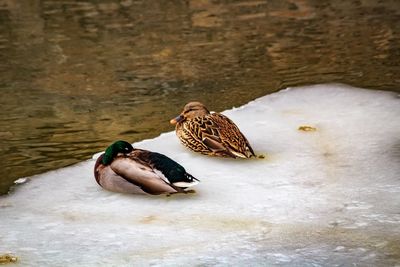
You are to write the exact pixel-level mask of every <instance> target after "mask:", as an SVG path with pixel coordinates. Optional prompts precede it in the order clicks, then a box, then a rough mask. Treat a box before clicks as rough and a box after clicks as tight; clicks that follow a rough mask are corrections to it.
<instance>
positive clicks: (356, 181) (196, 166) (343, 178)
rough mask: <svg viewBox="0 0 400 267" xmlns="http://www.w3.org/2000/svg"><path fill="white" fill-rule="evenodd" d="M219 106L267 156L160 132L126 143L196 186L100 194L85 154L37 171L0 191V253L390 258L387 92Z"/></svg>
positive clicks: (164, 262) (135, 261) (270, 262)
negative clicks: (240, 154) (233, 154)
mask: <svg viewBox="0 0 400 267" xmlns="http://www.w3.org/2000/svg"><path fill="white" fill-rule="evenodd" d="M224 114H225V115H227V116H229V117H230V118H231V119H232V120H233V121H234V122H235V123H236V124H237V125H238V126H239V128H240V129H241V130H242V132H243V133H244V134H245V135H246V136H247V138H248V139H249V141H250V143H251V144H252V146H253V148H254V150H255V151H256V153H257V154H264V155H267V156H266V158H264V159H252V160H234V159H220V158H212V157H207V156H203V155H198V154H195V153H193V152H191V151H189V150H187V149H186V148H184V147H183V146H182V145H181V144H180V143H179V141H178V139H177V137H176V136H175V133H174V132H169V133H165V134H162V135H161V136H159V137H157V138H154V139H152V140H145V141H142V142H139V143H136V144H134V146H136V147H139V148H144V149H149V150H154V151H158V152H161V153H164V154H166V155H168V156H169V157H171V158H173V159H175V160H176V161H178V162H179V163H181V164H182V165H183V166H185V168H186V169H187V171H188V172H190V173H191V174H193V175H194V176H195V177H198V178H199V179H200V180H201V183H200V184H199V185H198V186H196V187H195V188H194V189H195V190H196V192H197V193H195V194H187V195H173V196H171V197H166V196H143V195H124V194H117V193H112V192H108V191H105V190H103V189H102V188H100V187H99V186H98V185H97V184H96V181H95V180H94V178H93V165H94V162H95V161H94V160H88V161H85V162H82V163H80V164H77V165H74V166H71V167H68V168H64V169H59V170H55V171H51V172H47V173H44V174H42V175H37V176H35V177H32V179H29V181H28V182H27V183H25V184H23V185H20V186H18V187H17V189H16V190H15V192H14V193H12V194H10V195H8V196H3V197H1V198H0V255H1V254H5V253H11V254H13V255H15V256H17V257H18V260H19V264H20V265H21V266H148V265H155V266H157V265H159V266H190V265H195V266H210V265H211V266H224V265H230V266H232V265H235V266H276V265H279V266H352V265H355V266H395V265H396V264H399V263H400V98H399V95H398V94H395V93H390V92H382V91H374V90H365V89H358V88H353V87H349V86H344V85H332V84H331V85H316V86H308V87H301V88H292V89H288V90H283V91H280V92H278V93H275V94H272V95H267V96H265V97H261V98H259V99H256V100H255V101H252V102H250V103H248V104H246V105H244V106H242V107H240V108H234V109H232V110H228V111H226V112H224ZM166 123H168V121H166ZM300 126H311V127H315V128H316V130H315V131H300V130H298V128H299V127H300ZM132 128H134V125H132ZM127 141H129V140H127Z"/></svg>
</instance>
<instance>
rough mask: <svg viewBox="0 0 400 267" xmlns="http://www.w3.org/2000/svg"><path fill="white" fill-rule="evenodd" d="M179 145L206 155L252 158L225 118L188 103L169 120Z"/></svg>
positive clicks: (236, 129) (193, 103)
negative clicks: (180, 143) (179, 142)
mask: <svg viewBox="0 0 400 267" xmlns="http://www.w3.org/2000/svg"><path fill="white" fill-rule="evenodd" d="M170 122H171V124H176V135H177V136H178V138H179V139H180V140H181V142H182V144H183V145H184V146H186V147H188V148H190V149H191V150H193V151H195V152H200V153H202V154H205V155H211V156H220V157H232V158H250V157H252V156H255V154H254V151H253V149H252V148H251V146H250V144H249V141H247V139H246V137H244V135H243V134H242V133H241V132H240V130H239V128H238V127H237V126H236V125H235V124H234V123H233V122H232V121H231V120H230V119H229V118H227V117H226V116H224V115H222V114H219V113H210V112H209V111H208V109H207V108H206V107H205V106H204V105H203V104H202V103H200V102H190V103H188V104H186V106H185V107H184V108H183V112H182V113H181V114H180V115H179V116H178V117H176V118H175V119H172V120H171V121H170Z"/></svg>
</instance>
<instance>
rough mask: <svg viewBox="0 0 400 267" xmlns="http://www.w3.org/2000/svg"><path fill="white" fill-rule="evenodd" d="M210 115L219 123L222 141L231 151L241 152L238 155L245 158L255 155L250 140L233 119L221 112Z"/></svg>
mask: <svg viewBox="0 0 400 267" xmlns="http://www.w3.org/2000/svg"><path fill="white" fill-rule="evenodd" d="M209 117H210V118H211V120H212V121H213V122H214V123H215V124H216V125H218V129H219V137H220V139H221V142H222V143H223V144H224V146H225V147H226V148H227V149H228V150H230V152H232V153H234V154H237V153H239V155H237V156H239V157H243V156H244V157H245V158H249V157H251V156H255V154H254V150H253V148H252V147H251V146H250V143H249V141H248V140H247V138H246V137H245V136H244V134H243V133H242V132H241V131H240V130H239V127H237V126H236V124H235V123H234V122H233V121H232V120H230V119H229V118H228V117H226V116H224V115H222V114H219V113H212V114H210V115H209ZM235 152H236V153H235ZM240 155H242V156H240Z"/></svg>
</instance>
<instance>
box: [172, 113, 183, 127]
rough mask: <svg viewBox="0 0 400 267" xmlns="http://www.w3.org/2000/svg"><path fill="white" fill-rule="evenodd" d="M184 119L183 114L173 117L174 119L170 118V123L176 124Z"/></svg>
mask: <svg viewBox="0 0 400 267" xmlns="http://www.w3.org/2000/svg"><path fill="white" fill-rule="evenodd" d="M182 120H183V116H182V115H179V116H178V117H176V118H173V119H172V120H170V121H169V123H171V124H174V125H175V124H177V123H178V122H180V121H182Z"/></svg>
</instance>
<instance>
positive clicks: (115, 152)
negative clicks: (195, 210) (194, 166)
mask: <svg viewBox="0 0 400 267" xmlns="http://www.w3.org/2000/svg"><path fill="white" fill-rule="evenodd" d="M94 176H95V178H96V181H97V183H98V184H99V185H100V186H101V187H103V188H105V189H107V190H110V191H114V192H119V193H133V194H137V193H148V194H152V195H159V194H163V193H184V192H185V189H186V188H188V187H191V186H193V185H195V184H197V183H198V182H197V181H198V180H197V179H196V178H194V177H193V176H192V175H190V174H189V173H187V172H186V171H185V169H184V168H183V167H182V166H181V165H179V164H178V163H176V162H175V161H173V160H172V159H170V158H168V157H167V156H164V155H162V154H159V153H155V152H150V151H147V150H142V149H135V148H133V147H132V145H131V144H129V143H128V142H125V141H117V142H115V143H113V144H112V145H111V146H109V147H108V148H107V149H106V151H105V153H103V154H102V155H101V156H100V157H99V158H98V159H97V161H96V164H95V166H94Z"/></svg>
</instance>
